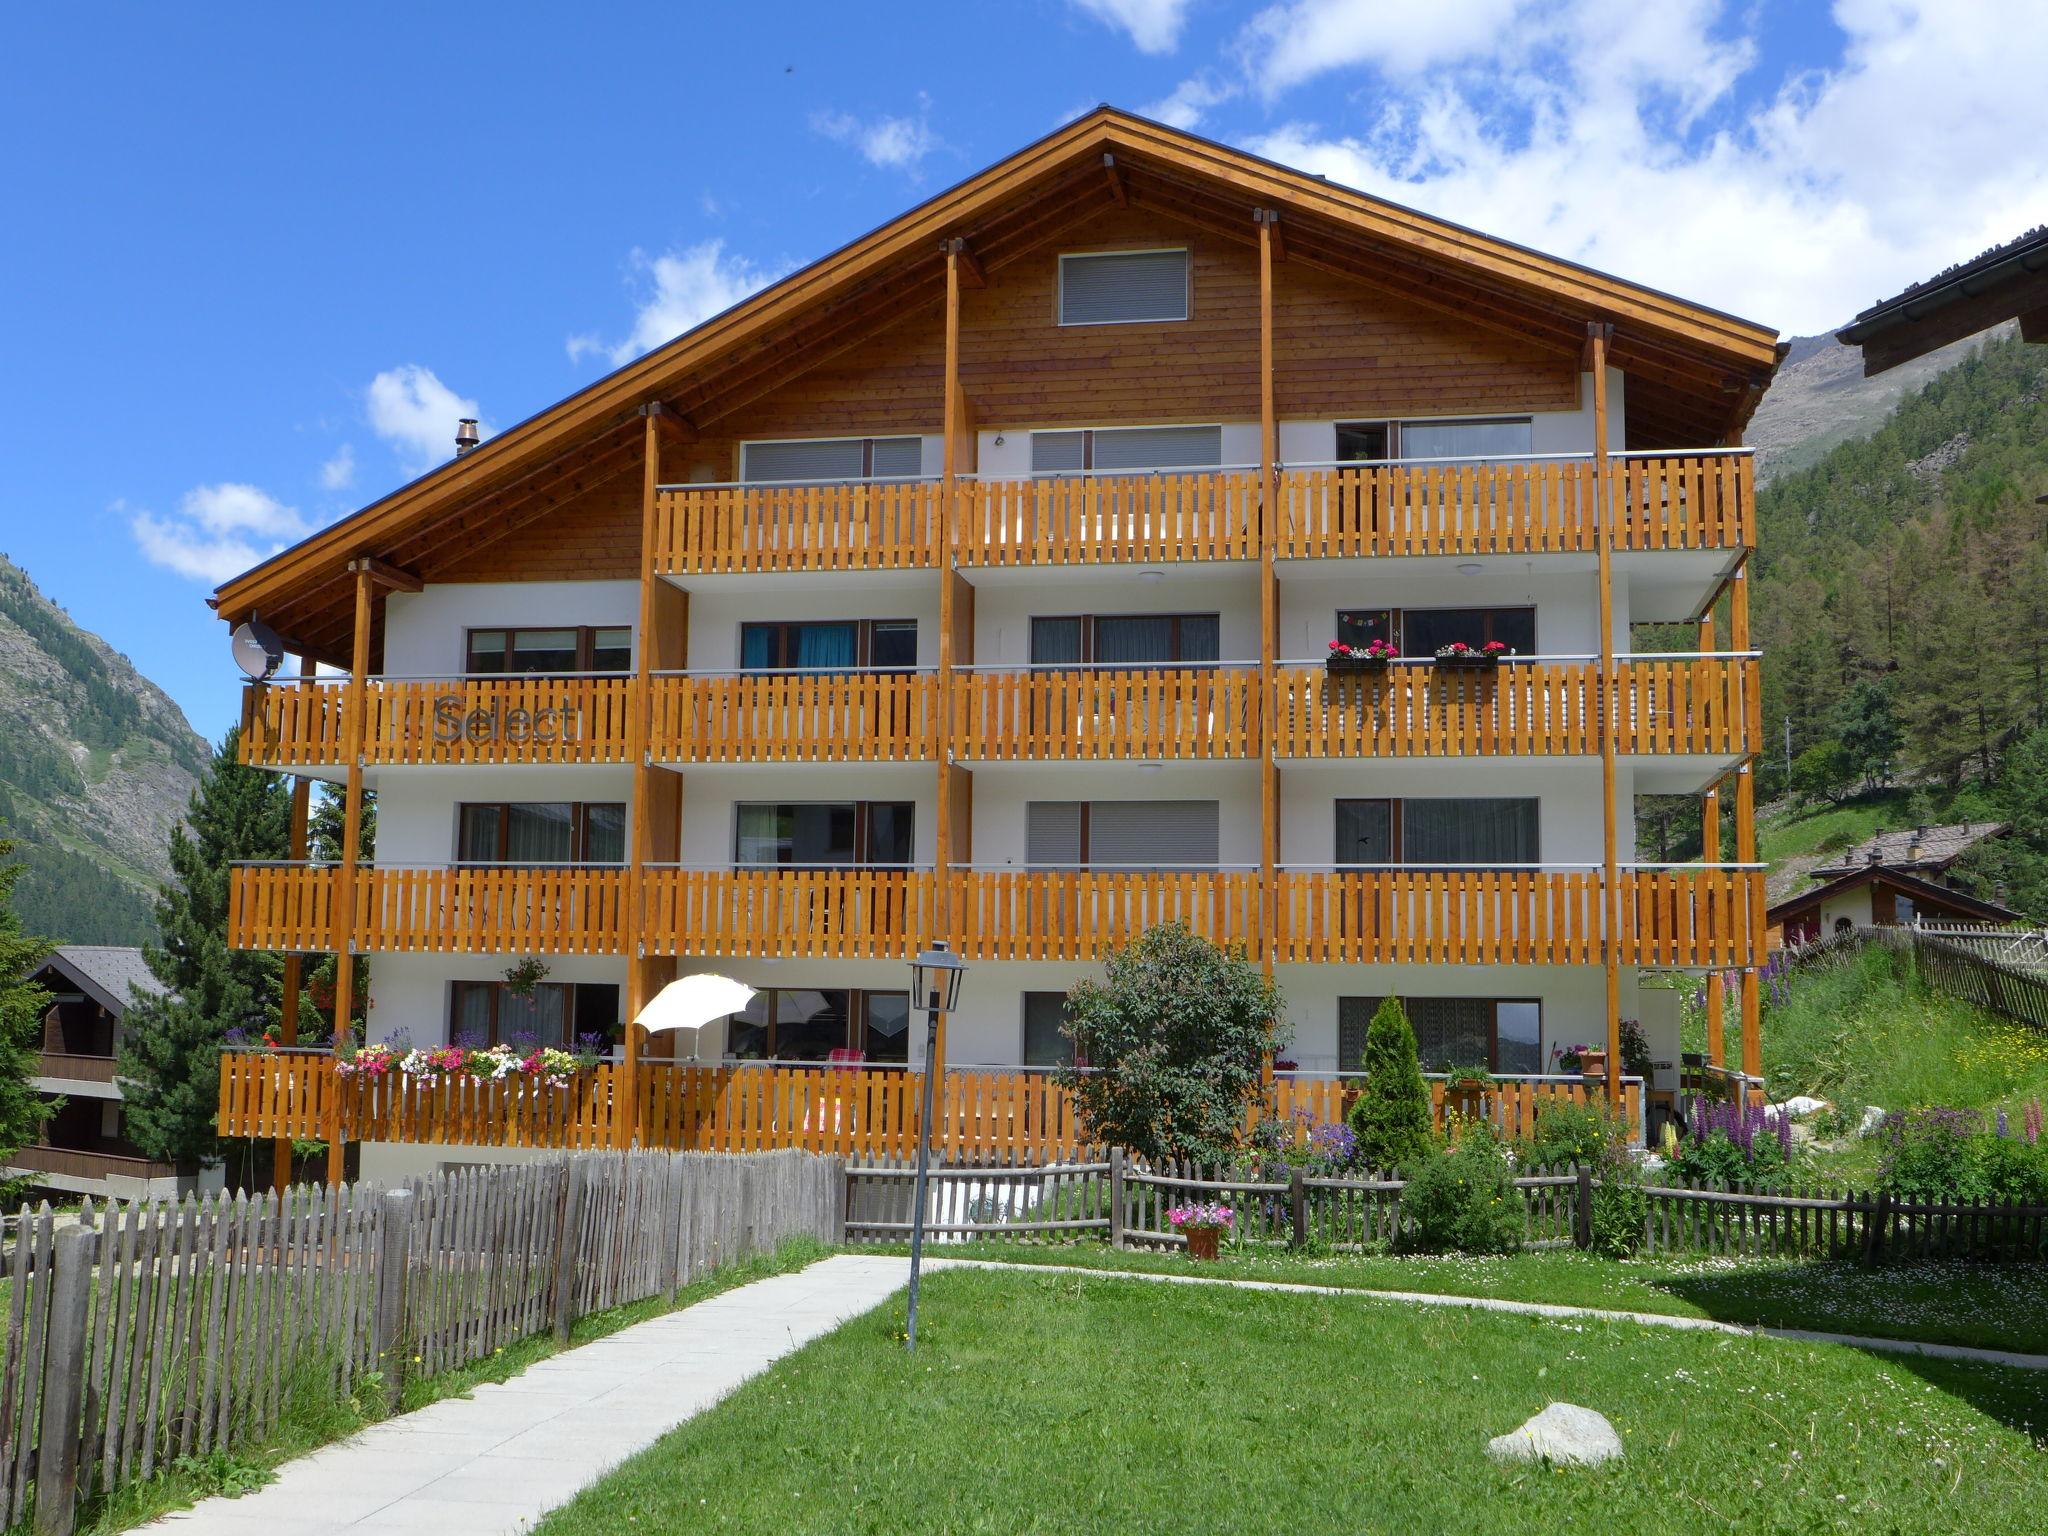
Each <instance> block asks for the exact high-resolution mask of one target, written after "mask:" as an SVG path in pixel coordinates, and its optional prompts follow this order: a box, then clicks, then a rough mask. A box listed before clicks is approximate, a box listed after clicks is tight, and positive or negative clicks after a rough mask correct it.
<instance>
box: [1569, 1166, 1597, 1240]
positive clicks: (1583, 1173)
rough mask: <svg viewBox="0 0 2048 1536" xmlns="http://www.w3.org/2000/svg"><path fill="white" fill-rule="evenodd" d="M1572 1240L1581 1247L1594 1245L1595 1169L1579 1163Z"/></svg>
mask: <svg viewBox="0 0 2048 1536" xmlns="http://www.w3.org/2000/svg"><path fill="white" fill-rule="evenodd" d="M1572 1241H1573V1242H1574V1243H1576V1244H1577V1245H1578V1246H1579V1247H1581V1248H1590V1247H1592V1246H1593V1170H1592V1168H1591V1167H1590V1166H1589V1165H1587V1164H1585V1163H1580V1164H1579V1183H1578V1190H1577V1198H1576V1199H1575V1200H1574V1201H1573V1202H1572Z"/></svg>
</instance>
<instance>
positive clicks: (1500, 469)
mask: <svg viewBox="0 0 2048 1536" xmlns="http://www.w3.org/2000/svg"><path fill="white" fill-rule="evenodd" d="M1595 473H1596V472H1595V470H1594V467H1593V463H1592V461H1591V459H1548V460H1532V461H1526V462H1522V463H1458V462H1455V461H1452V462H1444V463H1434V464H1424V463H1416V464H1368V465H1360V466H1358V467H1356V468H1351V467H1344V466H1339V467H1335V468H1321V469H1289V470H1284V471H1283V472H1282V473H1281V475H1280V485H1279V519H1280V523H1279V554H1280V556H1281V557H1282V558H1283V559H1296V560H1305V559H1318V558H1323V557H1327V556H1333V555H1346V556H1356V555H1452V554H1457V555H1467V554H1476V555H1485V554H1539V553H1555V552H1559V551H1570V550H1590V549H1592V548H1594V547H1595V543H1596V540H1595V529H1596V517H1595V505H1594V500H1595V498H1594V495H1593V490H1594V483H1595ZM1608 474H1609V482H1608V483H1609V490H1610V496H1611V499H1612V505H1613V509H1614V520H1615V521H1614V526H1615V547H1616V548H1618V549H1625V550H1638V549H1735V548H1746V547H1748V546H1749V545H1750V544H1752V543H1753V542H1754V540H1755V525H1754V500H1755V497H1754V493H1753V481H1752V472H1751V465H1750V459H1749V456H1748V455H1747V454H1737V453H1701V454H1670V455H1661V456H1657V457H1645V458H1617V459H1615V460H1613V461H1612V462H1611V464H1610V466H1609V470H1608Z"/></svg>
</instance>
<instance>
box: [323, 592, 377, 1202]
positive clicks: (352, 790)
mask: <svg viewBox="0 0 2048 1536" xmlns="http://www.w3.org/2000/svg"><path fill="white" fill-rule="evenodd" d="M350 565H351V567H352V568H353V569H354V571H355V578H356V605H355V642H354V645H353V646H352V647H351V649H350V655H349V671H348V708H347V713H346V715H345V719H346V721H347V729H346V734H345V737H344V744H343V748H342V750H343V754H344V756H343V761H344V763H345V765H346V768H347V778H346V780H345V781H344V784H343V788H342V810H341V848H340V850H339V856H338V857H337V859H336V861H335V862H336V869H335V872H334V876H335V878H334V1040H333V1050H334V1055H335V1060H336V1061H337V1062H339V1061H340V1059H341V1055H342V1051H343V1048H344V1046H345V1045H346V1044H347V1042H348V1040H349V1038H350V1035H351V1031H352V1024H351V1020H352V1017H353V1015H354V1012H355V1000H356V865H357V863H358V861H359V852H358V850H359V847H360V845H361V843H362V840H363V726H364V716H365V715H366V714H368V712H369V707H370V699H369V672H370V615H371V612H372V609H371V602H370V599H371V594H372V589H373V587H374V585H375V582H376V577H375V575H374V573H372V572H371V571H370V570H369V568H368V567H367V565H365V564H364V563H362V562H358V561H351V562H350ZM347 1169H348V1126H347V1124H346V1123H345V1122H344V1121H343V1119H342V1114H341V1095H340V1094H339V1093H336V1094H335V1096H334V1107H333V1109H332V1111H331V1112H330V1117H329V1119H328V1127H327V1182H328V1183H329V1184H331V1185H337V1186H338V1185H339V1184H340V1183H341V1182H342V1180H343V1179H344V1178H345V1177H346V1176H347Z"/></svg>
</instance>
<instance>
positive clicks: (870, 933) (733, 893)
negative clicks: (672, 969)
mask: <svg viewBox="0 0 2048 1536" xmlns="http://www.w3.org/2000/svg"><path fill="white" fill-rule="evenodd" d="M937 902H938V882H937V877H936V876H935V875H933V874H932V872H931V871H929V870H915V869H876V868H843V869H746V868H739V869H663V868H654V869H650V870H649V871H648V872H647V923H648V931H647V934H646V944H647V948H648V952H649V953H650V954H657V955H764V956H778V955H819V956H832V957H835V958H842V959H868V958H881V959H889V958H895V957H900V956H904V955H910V954H914V953H916V951H917V950H918V949H919V948H921V947H922V946H923V944H924V942H925V940H926V939H927V938H928V937H930V935H931V934H932V933H934V932H935V931H937V924H938V905H937Z"/></svg>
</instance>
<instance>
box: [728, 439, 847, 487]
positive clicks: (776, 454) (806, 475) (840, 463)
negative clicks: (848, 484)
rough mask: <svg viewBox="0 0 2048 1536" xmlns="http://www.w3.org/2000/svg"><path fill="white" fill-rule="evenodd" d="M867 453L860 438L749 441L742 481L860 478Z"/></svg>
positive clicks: (742, 466)
mask: <svg viewBox="0 0 2048 1536" xmlns="http://www.w3.org/2000/svg"><path fill="white" fill-rule="evenodd" d="M865 457H866V455H865V454H864V452H863V451H862V444H861V440H860V439H859V438H857V437H819V438H811V439H809V440H806V441H803V442H794V443H748V444H747V445H746V450H745V454H744V456H743V459H742V462H741V469H740V478H741V479H742V480H748V481H755V480H858V479H860V477H861V467H862V463H863V460H864V459H865Z"/></svg>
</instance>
